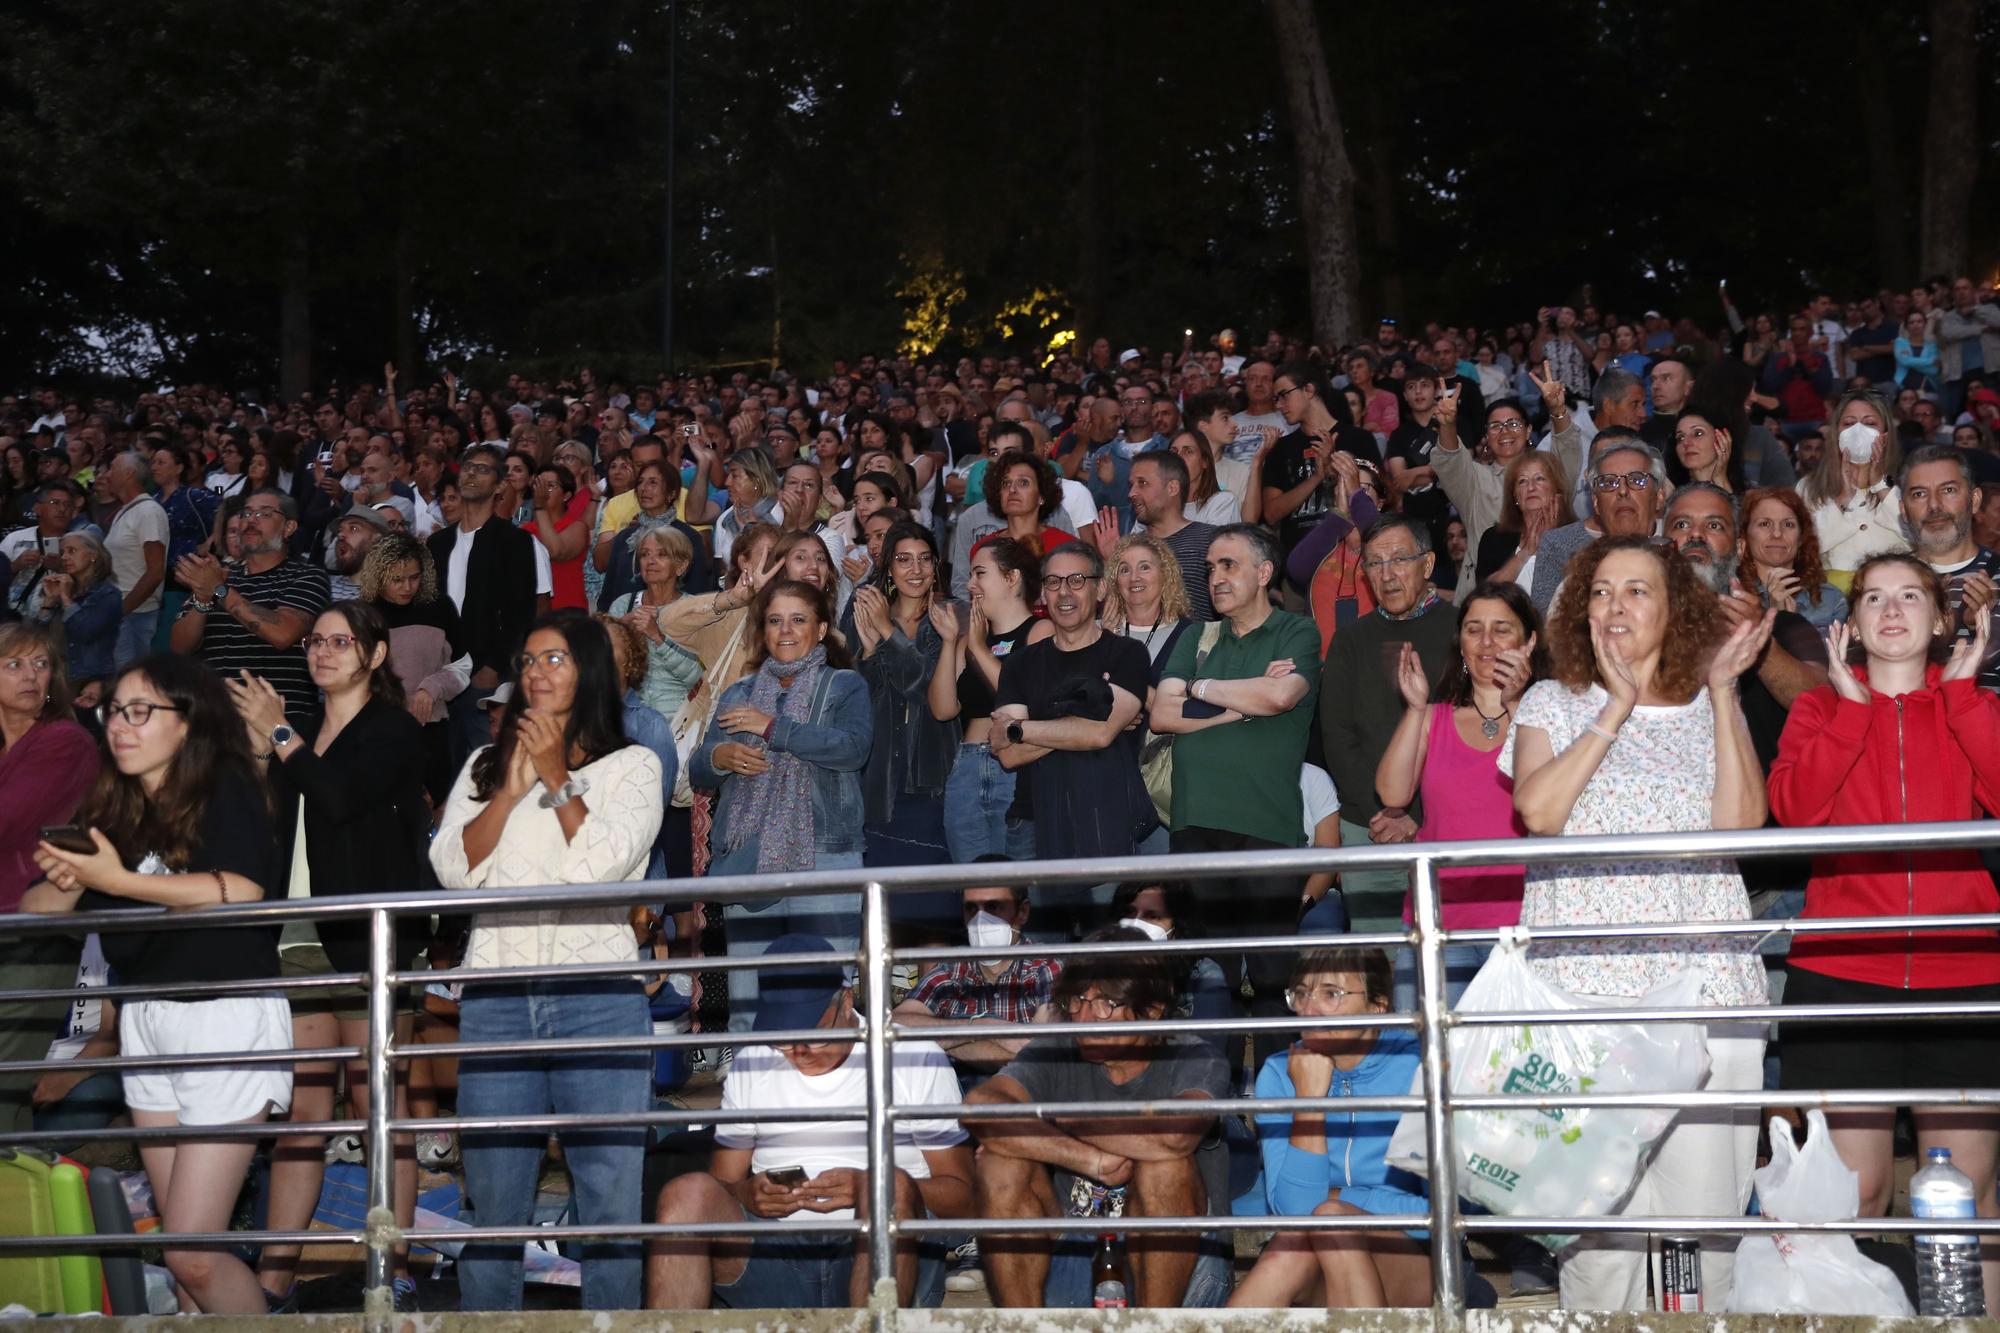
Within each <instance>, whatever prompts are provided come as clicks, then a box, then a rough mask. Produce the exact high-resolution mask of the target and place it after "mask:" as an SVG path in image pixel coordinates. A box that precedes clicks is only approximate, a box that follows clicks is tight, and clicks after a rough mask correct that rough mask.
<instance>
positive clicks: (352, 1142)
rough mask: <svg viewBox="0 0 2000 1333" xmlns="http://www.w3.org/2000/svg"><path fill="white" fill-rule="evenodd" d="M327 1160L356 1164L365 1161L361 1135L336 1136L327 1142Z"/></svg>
mask: <svg viewBox="0 0 2000 1333" xmlns="http://www.w3.org/2000/svg"><path fill="white" fill-rule="evenodd" d="M326 1160H327V1161H329V1162H355V1163H359V1162H362V1161H364V1160H366V1159H365V1158H363V1156H362V1154H361V1136H360V1135H359V1134H336V1135H334V1136H333V1137H332V1138H331V1139H329V1140H328V1141H327V1145H326Z"/></svg>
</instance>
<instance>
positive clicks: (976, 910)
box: [894, 852, 1062, 1074]
mask: <svg viewBox="0 0 2000 1333" xmlns="http://www.w3.org/2000/svg"><path fill="white" fill-rule="evenodd" d="M979 859H980V860H981V861H991V862H997V863H1003V864H1004V863H1007V861H1008V858H1007V857H1005V856H1002V855H1000V854H999V853H997V852H992V853H987V854H986V855H984V856H981V857H980V858H979ZM961 907H962V909H963V911H964V915H965V938H966V942H967V943H968V944H970V945H971V946H972V947H974V948H980V947H985V948H989V949H998V948H1006V947H1008V946H1010V945H1017V944H1020V943H1022V942H1023V941H1024V940H1026V939H1027V935H1026V934H1025V932H1026V930H1027V928H1028V917H1029V914H1030V913H1031V912H1032V911H1033V909H1032V908H1031V907H1029V905H1028V889H1027V886H1026V885H1023V884H1013V885H1008V884H990V885H985V886H982V887H978V888H970V889H967V890H965V892H964V894H963V895H961ZM1060 975H1062V964H1061V963H1059V962H1057V961H1056V960H1054V959H1051V958H960V959H956V960H954V961H952V962H948V963H935V964H933V965H932V966H931V969H930V970H929V971H928V972H926V973H924V975H923V978H922V979H921V980H919V981H918V982H917V984H916V987H915V988H914V989H912V990H911V991H910V993H909V995H907V996H906V997H904V999H903V1002H902V1003H901V1004H899V1005H897V1006H896V1012H895V1015H894V1017H895V1019H896V1021H897V1022H899V1023H904V1024H907V1025H909V1026H912V1027H922V1028H926V1029H928V1030H929V1031H930V1032H931V1034H932V1036H933V1038H934V1039H935V1040H936V1041H937V1043H938V1045H939V1046H942V1047H943V1048H944V1051H945V1054H947V1055H949V1056H950V1057H951V1063H952V1066H953V1067H954V1068H956V1069H957V1070H959V1071H960V1073H961V1074H970V1073H979V1074H991V1073H993V1072H994V1071H995V1070H997V1069H999V1068H1000V1067H1001V1066H1002V1065H1004V1064H1006V1063H1007V1062H1008V1061H1009V1060H1012V1059H1013V1058H1014V1057H1015V1056H1017V1055H1019V1054H1020V1053H1021V1048H1022V1047H1024V1046H1026V1045H1027V1044H1028V1035H1029V1034H1028V1033H1027V1031H1025V1030H1024V1031H1023V1034H1022V1035H1021V1036H1019V1037H954V1036H952V1035H950V1032H951V1029H952V1028H953V1027H956V1026H959V1025H961V1024H965V1023H1020V1024H1024V1025H1025V1024H1029V1023H1050V1022H1053V1021H1055V1008H1054V996H1055V984H1056V978H1057V977H1059V976H1060Z"/></svg>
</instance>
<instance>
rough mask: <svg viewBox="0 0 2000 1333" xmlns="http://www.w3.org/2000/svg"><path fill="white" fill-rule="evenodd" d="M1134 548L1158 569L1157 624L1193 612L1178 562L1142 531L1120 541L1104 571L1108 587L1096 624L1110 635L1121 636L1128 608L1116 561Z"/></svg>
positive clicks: (1183, 616) (1181, 618) (1172, 554)
mask: <svg viewBox="0 0 2000 1333" xmlns="http://www.w3.org/2000/svg"><path fill="white" fill-rule="evenodd" d="M1134 547H1139V548H1143V549H1144V550H1145V551H1147V552H1148V553H1150V554H1151V555H1152V557H1153V559H1154V561H1155V562H1156V563H1157V564H1158V565H1159V567H1160V623H1161V624H1166V623H1167V622H1169V621H1174V620H1184V619H1186V618H1187V617H1188V615H1189V614H1190V613H1191V612H1192V611H1193V610H1194V607H1193V605H1192V604H1191V603H1190V602H1189V601H1188V592H1187V583H1186V582H1185V581H1184V580H1182V578H1181V562H1180V561H1179V560H1178V559H1176V558H1175V556H1174V553H1173V552H1172V551H1171V550H1169V549H1168V548H1167V544H1166V543H1165V542H1163V541H1161V540H1160V539H1159V538H1157V537H1148V536H1147V535H1146V534H1145V533H1143V532H1135V533H1133V534H1132V535H1131V536H1129V537H1125V538H1122V539H1121V540H1120V541H1119V543H1118V546H1117V549H1116V550H1114V551H1112V553H1111V559H1110V561H1109V568H1107V569H1106V570H1105V571H1104V572H1105V575H1106V578H1105V582H1106V583H1107V584H1108V585H1110V586H1109V587H1108V588H1107V589H1106V591H1105V594H1104V605H1103V607H1102V608H1101V609H1100V610H1099V611H1098V616H1097V619H1098V622H1099V623H1100V624H1102V625H1103V626H1104V628H1106V629H1108V630H1110V631H1111V632H1112V633H1114V634H1123V633H1124V632H1125V625H1126V622H1127V619H1128V618H1129V608H1127V607H1126V605H1125V594H1124V592H1123V591H1121V590H1120V589H1119V587H1118V562H1119V561H1120V560H1123V559H1124V558H1125V553H1126V552H1127V551H1129V550H1132V549H1133V548H1134Z"/></svg>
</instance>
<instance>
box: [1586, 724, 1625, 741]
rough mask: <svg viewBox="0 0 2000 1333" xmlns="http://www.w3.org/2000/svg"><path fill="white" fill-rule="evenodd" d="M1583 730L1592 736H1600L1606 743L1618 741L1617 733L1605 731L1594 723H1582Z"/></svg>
mask: <svg viewBox="0 0 2000 1333" xmlns="http://www.w3.org/2000/svg"><path fill="white" fill-rule="evenodd" d="M1583 729H1584V730H1585V731H1587V732H1589V733H1590V734H1591V735H1593V736H1602V737H1603V738H1604V740H1605V741H1606V743H1615V742H1616V741H1617V740H1618V733H1617V732H1615V731H1606V730H1605V729H1604V728H1603V727H1600V726H1598V725H1597V723H1596V722H1594V721H1593V722H1586V723H1584V724H1583Z"/></svg>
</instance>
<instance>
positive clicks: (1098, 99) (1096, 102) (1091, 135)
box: [1070, 5, 1111, 359]
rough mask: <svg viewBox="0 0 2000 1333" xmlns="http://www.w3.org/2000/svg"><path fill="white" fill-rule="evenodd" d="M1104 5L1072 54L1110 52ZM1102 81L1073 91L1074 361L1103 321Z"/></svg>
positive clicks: (1092, 9)
mask: <svg viewBox="0 0 2000 1333" xmlns="http://www.w3.org/2000/svg"><path fill="white" fill-rule="evenodd" d="M1107 13H1108V9H1107V7H1106V6H1104V5H1089V6H1086V8H1085V12H1084V14H1083V15H1081V16H1080V17H1081V18H1082V20H1083V22H1084V23H1085V25H1086V27H1085V30H1084V32H1083V33H1082V34H1081V41H1080V44H1079V45H1078V47H1077V49H1078V50H1082V51H1107V50H1109V49H1110V40H1111V25H1110V23H1109V21H1108V20H1107V18H1106V15H1107ZM1103 84H1104V80H1102V79H1098V78H1086V79H1084V80H1082V83H1081V86H1080V87H1079V88H1078V90H1077V127H1076V186H1077V201H1076V203H1077V208H1076V288H1075V291H1074V292H1073V293H1072V297H1073V300H1072V302H1071V303H1072V305H1073V306H1074V307H1075V310H1076V325H1075V327H1076V345H1075V346H1074V347H1072V348H1071V349H1070V350H1071V351H1073V352H1075V353H1076V355H1077V357H1078V358H1079V359H1081V358H1083V357H1084V356H1086V355H1088V354H1089V352H1090V344H1091V340H1092V339H1094V338H1096V337H1097V335H1098V334H1099V333H1100V332H1102V331H1103V327H1104V324H1103V321H1104V93H1103Z"/></svg>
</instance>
